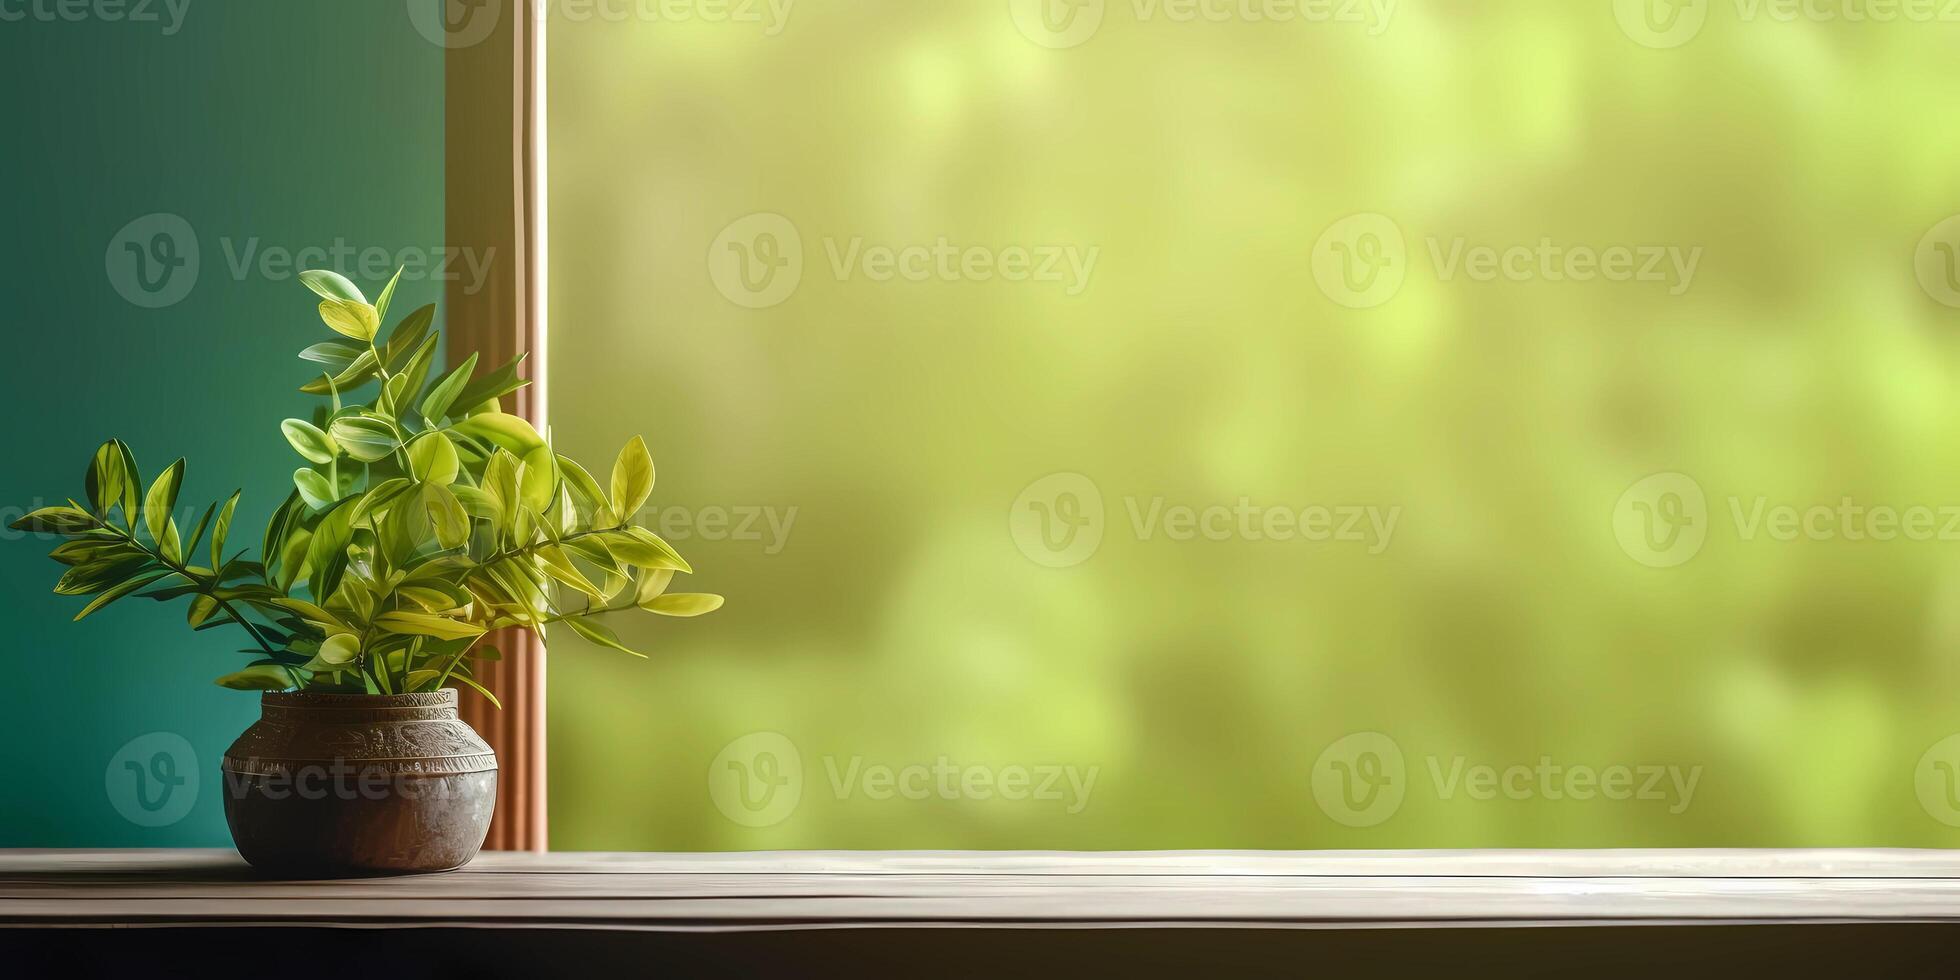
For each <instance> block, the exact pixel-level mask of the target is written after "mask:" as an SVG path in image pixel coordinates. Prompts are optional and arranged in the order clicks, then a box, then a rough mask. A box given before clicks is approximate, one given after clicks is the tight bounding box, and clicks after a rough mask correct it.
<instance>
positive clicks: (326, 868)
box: [224, 690, 497, 877]
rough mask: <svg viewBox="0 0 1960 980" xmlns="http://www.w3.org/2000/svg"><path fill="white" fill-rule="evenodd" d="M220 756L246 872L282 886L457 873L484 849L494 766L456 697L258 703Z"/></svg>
mask: <svg viewBox="0 0 1960 980" xmlns="http://www.w3.org/2000/svg"><path fill="white" fill-rule="evenodd" d="M259 711H260V717H259V720H258V722H257V723H255V724H253V725H252V727H250V728H248V729H246V730H245V734H243V735H240V736H239V737H238V741H236V742H233V743H232V746H231V748H230V749H228V750H226V752H225V759H224V778H225V794H224V795H225V820H226V822H227V823H229V824H230V825H231V838H232V841H233V842H234V843H235V844H237V845H238V853H240V854H242V855H244V856H245V860H246V861H248V862H250V863H251V865H252V867H254V868H256V869H258V870H259V871H262V872H265V873H267V874H272V875H279V876H284V877H353V876H362V875H392V874H417V873H422V872H430V871H448V870H451V869H453V868H460V867H462V866H463V865H465V864H467V863H469V861H470V859H471V858H473V857H475V856H476V852H477V851H478V850H479V849H480V848H482V847H483V838H484V836H485V835H486V834H488V833H489V831H490V814H491V811H492V810H493V809H494V808H495V806H496V802H497V757H496V754H495V753H493V752H492V751H491V750H490V746H489V745H488V744H487V743H485V742H484V741H483V739H482V738H481V737H479V736H478V735H477V733H476V730H475V729H472V728H471V727H470V726H469V724H468V723H467V722H465V721H463V720H462V719H461V718H458V717H457V715H456V692H455V691H453V690H444V691H436V692H433V693H429V694H398V695H368V694H266V695H265V696H264V698H263V700H262V701H261V702H260V708H259Z"/></svg>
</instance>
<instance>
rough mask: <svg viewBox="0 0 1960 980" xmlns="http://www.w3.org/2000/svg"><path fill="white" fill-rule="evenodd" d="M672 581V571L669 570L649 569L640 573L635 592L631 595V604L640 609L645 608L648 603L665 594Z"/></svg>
mask: <svg viewBox="0 0 1960 980" xmlns="http://www.w3.org/2000/svg"><path fill="white" fill-rule="evenodd" d="M673 581H674V570H673V569H671V568H649V569H647V570H645V571H642V572H641V573H640V581H639V584H638V587H637V590H636V591H635V592H634V594H633V604H634V605H637V606H639V607H640V608H641V609H645V608H647V604H648V603H650V602H652V601H653V600H655V599H658V598H660V597H661V596H662V595H665V594H666V592H667V586H668V585H670V584H672V582H673Z"/></svg>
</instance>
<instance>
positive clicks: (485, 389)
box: [451, 354, 530, 414]
mask: <svg viewBox="0 0 1960 980" xmlns="http://www.w3.org/2000/svg"><path fill="white" fill-rule="evenodd" d="M529 356H530V355H529V354H519V355H517V356H516V357H515V358H512V359H511V361H510V363H508V364H505V365H504V366H502V367H500V368H498V369H496V370H495V371H492V372H490V373H489V374H486V375H484V376H483V377H481V378H478V379H476V380H475V381H472V382H470V383H469V384H467V385H465V386H463V390H462V392H461V393H459V394H458V395H457V396H456V402H455V405H454V406H451V409H452V414H453V411H454V408H455V406H461V407H462V409H463V410H465V411H468V410H469V409H473V408H475V407H476V406H478V405H481V404H483V403H484V402H487V401H489V400H491V399H492V398H502V397H503V396H505V395H508V394H510V393H511V392H513V391H516V390H517V389H519V388H522V387H524V386H525V385H527V384H530V382H529V381H525V380H523V379H521V378H519V377H518V376H517V369H518V367H519V366H521V365H522V364H523V363H524V359H525V358H527V357H529Z"/></svg>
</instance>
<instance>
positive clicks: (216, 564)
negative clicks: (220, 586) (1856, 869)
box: [211, 490, 245, 568]
mask: <svg viewBox="0 0 1960 980" xmlns="http://www.w3.org/2000/svg"><path fill="white" fill-rule="evenodd" d="M244 495H245V491H243V490H240V491H238V492H237V493H234V494H232V495H231V499H230V500H227V501H225V506H224V509H223V510H221V511H219V512H218V526H216V527H214V528H212V529H211V567H212V568H223V567H224V564H225V541H226V540H227V539H228V538H230V537H231V518H232V514H233V512H235V511H237V510H238V498H240V497H243V496H244Z"/></svg>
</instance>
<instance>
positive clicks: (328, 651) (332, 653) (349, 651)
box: [314, 633, 361, 667]
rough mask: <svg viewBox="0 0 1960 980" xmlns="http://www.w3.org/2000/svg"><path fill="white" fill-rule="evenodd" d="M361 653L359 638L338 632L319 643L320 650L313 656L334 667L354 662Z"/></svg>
mask: <svg viewBox="0 0 1960 980" xmlns="http://www.w3.org/2000/svg"><path fill="white" fill-rule="evenodd" d="M360 655H361V638H360V637H358V636H355V635H353V634H351V633H338V634H335V635H333V636H329V637H327V639H326V641H325V642H323V643H321V644H320V652H319V653H317V654H314V657H315V658H316V659H318V660H320V661H322V662H324V663H330V664H333V665H334V666H336V667H339V666H345V665H347V664H351V663H353V662H354V660H355V658H357V657H359V656H360Z"/></svg>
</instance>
